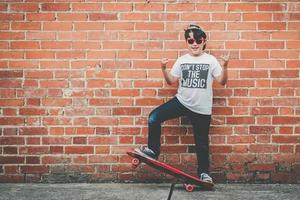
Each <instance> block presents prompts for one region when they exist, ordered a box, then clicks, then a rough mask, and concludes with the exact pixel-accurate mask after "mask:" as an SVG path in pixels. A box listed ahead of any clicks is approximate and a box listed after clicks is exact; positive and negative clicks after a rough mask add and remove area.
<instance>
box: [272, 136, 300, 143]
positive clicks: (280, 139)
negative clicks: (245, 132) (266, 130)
mask: <svg viewBox="0 0 300 200" xmlns="http://www.w3.org/2000/svg"><path fill="white" fill-rule="evenodd" d="M272 142H274V143H289V144H295V143H296V144H297V143H299V142H300V137H299V136H288V135H286V136H277V135H274V136H273V137H272Z"/></svg>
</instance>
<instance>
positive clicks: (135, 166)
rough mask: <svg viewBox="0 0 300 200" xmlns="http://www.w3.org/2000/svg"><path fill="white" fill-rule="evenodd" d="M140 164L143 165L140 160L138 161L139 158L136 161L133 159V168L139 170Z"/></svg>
mask: <svg viewBox="0 0 300 200" xmlns="http://www.w3.org/2000/svg"><path fill="white" fill-rule="evenodd" d="M140 163H141V162H140V160H139V159H137V158H134V159H132V161H131V164H132V167H133V168H137V166H139V164H140Z"/></svg>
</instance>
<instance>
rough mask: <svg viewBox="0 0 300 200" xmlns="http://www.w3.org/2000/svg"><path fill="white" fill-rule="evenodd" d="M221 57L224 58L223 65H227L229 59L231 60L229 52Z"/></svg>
mask: <svg viewBox="0 0 300 200" xmlns="http://www.w3.org/2000/svg"><path fill="white" fill-rule="evenodd" d="M221 59H222V63H221V64H222V65H223V66H226V67H227V64H228V61H229V54H227V55H222V56H221Z"/></svg>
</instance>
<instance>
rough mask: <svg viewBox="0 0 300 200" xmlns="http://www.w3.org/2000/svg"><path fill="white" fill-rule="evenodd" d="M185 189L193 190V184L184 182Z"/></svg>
mask: <svg viewBox="0 0 300 200" xmlns="http://www.w3.org/2000/svg"><path fill="white" fill-rule="evenodd" d="M184 187H185V190H186V191H187V192H193V191H194V186H193V185H191V184H184Z"/></svg>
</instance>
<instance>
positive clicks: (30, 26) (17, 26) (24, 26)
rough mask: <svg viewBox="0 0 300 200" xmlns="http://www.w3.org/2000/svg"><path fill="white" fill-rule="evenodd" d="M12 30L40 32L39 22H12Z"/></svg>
mask: <svg viewBox="0 0 300 200" xmlns="http://www.w3.org/2000/svg"><path fill="white" fill-rule="evenodd" d="M11 28H12V30H41V23H40V22H12V24H11Z"/></svg>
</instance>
